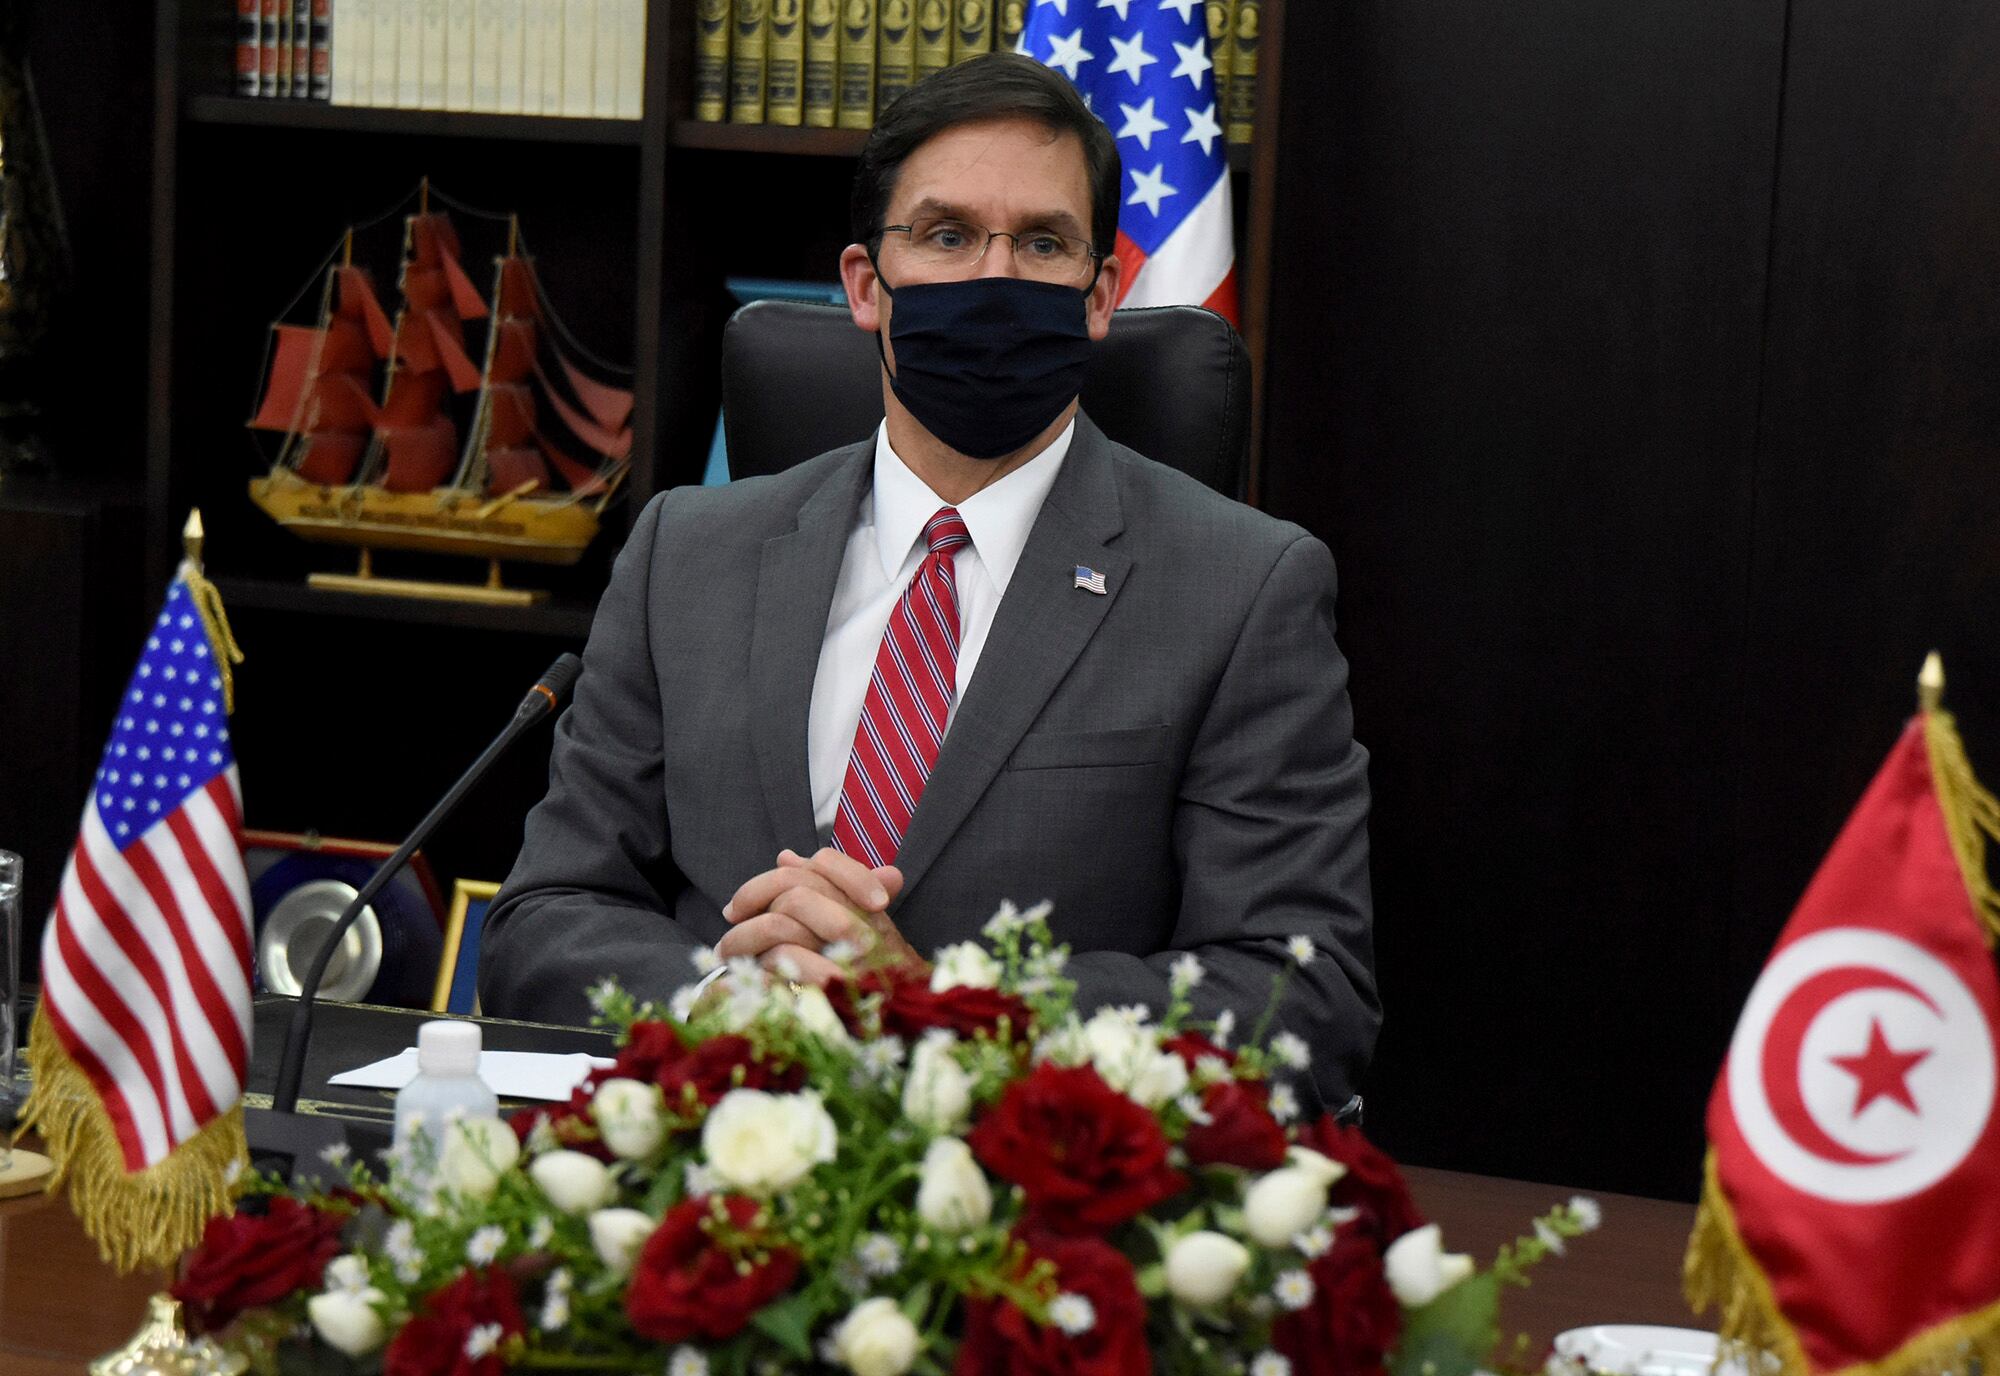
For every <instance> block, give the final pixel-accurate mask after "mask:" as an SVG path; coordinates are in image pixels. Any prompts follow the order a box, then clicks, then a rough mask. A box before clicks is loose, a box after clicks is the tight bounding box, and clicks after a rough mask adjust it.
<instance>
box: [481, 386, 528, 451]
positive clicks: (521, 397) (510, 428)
mask: <svg viewBox="0 0 2000 1376" xmlns="http://www.w3.org/2000/svg"><path fill="white" fill-rule="evenodd" d="M534 433H535V398H534V396H533V395H532V394H531V393H530V392H529V391H528V389H527V388H526V387H524V386H522V385H521V384H519V383H496V384H494V385H493V386H490V387H488V388H487V389H486V449H487V452H488V453H491V452H492V451H493V450H495V449H509V448H512V447H513V446H515V445H520V444H526V443H527V442H528V439H529V437H530V436H531V435H533V434H534Z"/></svg>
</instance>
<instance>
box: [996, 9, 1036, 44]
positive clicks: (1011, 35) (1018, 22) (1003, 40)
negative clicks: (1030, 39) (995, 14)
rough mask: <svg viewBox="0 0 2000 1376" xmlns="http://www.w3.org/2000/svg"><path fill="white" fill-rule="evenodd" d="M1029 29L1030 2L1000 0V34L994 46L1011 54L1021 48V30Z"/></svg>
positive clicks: (997, 35)
mask: <svg viewBox="0 0 2000 1376" xmlns="http://www.w3.org/2000/svg"><path fill="white" fill-rule="evenodd" d="M1027 27H1028V0H1000V32H999V33H998V34H996V35H995V36H994V43H993V46H994V47H996V48H998V49H1000V51H1002V52H1006V53H1011V52H1013V51H1014V50H1015V49H1016V48H1018V47H1020V46H1021V30H1022V29H1025V28H1027Z"/></svg>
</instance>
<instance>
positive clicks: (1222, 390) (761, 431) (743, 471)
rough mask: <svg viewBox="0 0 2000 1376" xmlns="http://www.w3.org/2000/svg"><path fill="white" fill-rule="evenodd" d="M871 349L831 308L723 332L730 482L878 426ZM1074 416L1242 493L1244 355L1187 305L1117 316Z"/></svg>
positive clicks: (753, 309) (757, 319)
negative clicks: (1080, 412) (1079, 413)
mask: <svg viewBox="0 0 2000 1376" xmlns="http://www.w3.org/2000/svg"><path fill="white" fill-rule="evenodd" d="M880 368H881V362H880V358H879V356H878V354H877V353H876V348H875V341H874V339H872V338H871V337H870V336H868V335H866V334H863V333H862V332H861V331H860V330H857V329H855V328H854V321H853V319H852V318H851V317H850V316H849V315H848V313H847V311H846V309H845V308H844V307H840V306H814V305H802V304H800V303H798V302H793V301H758V302H755V303H753V304H751V305H748V306H745V307H744V308H743V309H742V310H740V311H738V312H736V314H735V315H734V316H733V317H732V318H731V319H730V321H729V324H728V325H727V327H725V328H724V330H723V333H722V414H723V426H724V429H725V431H726V434H727V438H728V442H729V474H730V476H731V477H733V478H745V477H750V476H753V475H755V474H760V473H777V472H780V471H782V470H784V469H786V468H789V467H791V466H792V465H793V464H795V463H801V462H803V461H805V460H806V459H809V458H811V457H812V456H813V455H815V454H821V453H824V452H825V451H827V450H829V449H832V448H835V447H836V446H839V445H842V444H848V443H851V442H853V441H855V440H859V439H863V438H865V437H867V436H868V435H869V434H870V433H871V432H872V431H873V430H874V429H875V427H876V426H877V425H879V424H881V422H882V388H881V383H880V380H879V379H880V375H881V374H880ZM1083 409H1084V410H1085V411H1087V412H1088V413H1089V414H1090V418H1091V419H1092V420H1093V421H1095V422H1096V423H1097V425H1098V428H1100V429H1101V430H1103V431H1104V433H1105V434H1106V435H1108V436H1110V437H1111V438H1112V439H1114V440H1117V441H1118V442H1119V443H1120V444H1125V445H1129V446H1131V447H1132V448H1133V449H1136V450H1138V451H1139V452H1140V453H1141V454H1144V455H1145V456H1146V457H1148V458H1150V459H1155V460H1157V461H1159V462H1160V463H1164V464H1168V465H1170V466H1172V467H1174V468H1178V469H1180V470H1181V471H1182V472H1183V473H1187V474H1189V475H1191V476H1193V477H1196V478H1199V479H1200V480H1201V481H1202V482H1204V483H1207V484H1208V485H1209V486H1210V487H1212V488H1214V489H1215V490H1216V491H1217V492H1220V493H1222V494H1224V495H1225V496H1229V497H1241V496H1242V495H1243V469H1244V458H1245V455H1246V453H1247V452H1248V450H1249V447H1250V355H1249V352H1248V350H1246V349H1245V348H1244V347H1243V340H1242V337H1241V336H1240V335H1238V334H1237V333H1236V331H1235V330H1233V329H1231V328H1230V326H1229V322H1228V321H1226V320H1224V319H1223V318H1222V317H1221V316H1219V315H1217V314H1215V313H1214V312H1213V311H1206V310H1203V309H1201V308H1200V307H1198V306H1152V307H1146V308H1143V309H1139V310H1129V311H1119V312H1117V313H1116V314H1115V315H1113V316H1112V318H1111V333H1110V335H1109V336H1108V337H1106V339H1105V340H1104V342H1103V343H1101V344H1099V345H1097V346H1096V348H1094V349H1093V350H1092V351H1091V360H1090V372H1089V373H1088V375H1087V376H1086V377H1085V379H1084V384H1083Z"/></svg>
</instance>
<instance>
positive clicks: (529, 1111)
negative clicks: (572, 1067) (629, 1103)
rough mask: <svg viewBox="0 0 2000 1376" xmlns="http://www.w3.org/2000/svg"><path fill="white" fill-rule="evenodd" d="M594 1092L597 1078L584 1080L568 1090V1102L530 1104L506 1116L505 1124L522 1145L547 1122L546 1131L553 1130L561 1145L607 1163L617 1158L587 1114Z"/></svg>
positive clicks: (594, 1121)
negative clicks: (530, 1105) (528, 1106)
mask: <svg viewBox="0 0 2000 1376" xmlns="http://www.w3.org/2000/svg"><path fill="white" fill-rule="evenodd" d="M596 1093H597V1082H596V1081H595V1080H594V1079H591V1080H585V1081H584V1082H583V1083H582V1084H580V1085H578V1086H577V1087H576V1089H575V1090H573V1091H572V1092H571V1093H570V1096H569V1102H568V1103H566V1104H536V1105H534V1106H533V1107H532V1108H524V1109H522V1110H521V1111H520V1112H518V1113H516V1114H514V1115H513V1116H512V1117H510V1118H509V1119H508V1120H507V1126H508V1127H510V1128H512V1129H514V1136H515V1137H517V1138H519V1139H520V1142H521V1145H522V1146H524V1147H525V1146H527V1145H528V1138H529V1137H530V1136H531V1135H532V1134H533V1133H534V1131H535V1129H536V1128H537V1127H539V1126H540V1125H541V1124H543V1123H547V1124H548V1125H549V1131H550V1132H552V1133H554V1134H555V1139H556V1141H557V1143H558V1144H560V1145H561V1146H564V1147H567V1148H569V1150H571V1151H580V1152H582V1153H583V1154H584V1155H585V1156H594V1157H596V1158H597V1159H598V1160H600V1161H603V1162H606V1163H609V1162H611V1161H613V1160H615V1159H616V1158H615V1157H613V1156H612V1154H611V1149H610V1148H609V1147H607V1146H605V1145H604V1141H603V1138H602V1137H601V1136H600V1135H599V1134H598V1131H597V1120H596V1119H595V1118H593V1117H591V1114H590V1101H591V1098H592V1097H593V1096H594V1095H595V1094H596Z"/></svg>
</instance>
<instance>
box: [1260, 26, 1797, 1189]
mask: <svg viewBox="0 0 2000 1376" xmlns="http://www.w3.org/2000/svg"><path fill="white" fill-rule="evenodd" d="M1783 18H1784V11H1783V6H1782V3H1781V0H1760V3H1754V4H1742V3H1735V2H1734V0H1729V2H1725V0H1704V3H1698V4H1686V5H1672V6H1666V5H1660V6H1604V5H1597V4H1588V3H1575V2H1571V3H1558V4H1554V5H1545V6H1537V7H1532V8H1530V9H1521V8H1518V7H1507V6H1497V5H1490V4H1485V3H1480V2H1479V0H1417V3H1410V0H1368V2H1367V3H1356V4H1341V5H1329V6H1321V5H1294V6H1292V7H1290V9H1289V10H1288V14H1287V20H1288V32H1287V34H1286V59H1287V60H1286V81H1285V97H1284V102H1285V103H1284V111H1283V120H1282V124H1281V127H1282V128H1283V129H1284V131H1285V132H1284V139H1283V142H1282V146H1281V167H1280V180H1279V186H1278V198H1279V204H1278V206H1277V221H1276V224H1277V228H1276V234H1277V244H1276V248H1275V251H1274V259H1273V272H1274V275H1275V279H1276V281H1277V283H1278V284H1280V290H1279V291H1278V292H1277V293H1276V294H1275V297H1274V301H1273V305H1272V317H1271V341H1270V368H1269V376H1268V378H1267V380H1266V381H1267V392H1266V404H1267V416H1266V419H1267V424H1266V431H1265V433H1266V437H1267V439H1266V450H1265V468H1264V479H1265V485H1264V494H1263V495H1264V504H1265V505H1266V506H1267V507H1268V508H1269V509H1271V510H1272V511H1274V512H1276V513H1277V514H1279V515H1283V516H1288V517H1292V518H1295V519H1298V520H1300V521H1301V522H1303V523H1304V524H1305V525H1307V526H1308V527H1310V528H1311V529H1313V530H1314V531H1316V532H1317V533H1319V534H1320V535H1322V536H1324V537H1325V538H1326V539H1327V540H1328V541H1329V543H1330V544H1331V545H1332V546H1333V549H1334V553H1335V556H1336V558H1337V559H1338V561H1339V564H1340V568H1341V577H1342V592H1341V621H1342V624H1341V639H1342V642H1343V644H1344V646H1345V648H1346V650H1347V652H1348V655H1349V657H1350V659H1351V660H1352V662H1353V666H1354V678H1353V691H1354V701H1355V711H1356V719H1357V733H1358V734H1359V735H1360V737H1361V739H1362V740H1363V742H1364V743H1365V744H1366V745H1368V746H1369V747H1370V748H1371V750H1372V751H1373V755H1374V763H1373V768H1372V777H1373V781H1374V785H1375V789H1376V812H1375V818H1374V823H1373V828H1372V830H1373V839H1374V845H1375V866H1374V875H1375V884H1376V914H1377V917H1376V932H1377V941H1378V948H1379V965H1380V974H1381V984H1382V992H1383V999H1384V1003H1385V1006H1386V1008H1387V1009H1388V1022H1387V1025H1386V1028H1385V1031H1384V1036H1383V1041H1382V1048H1381V1054H1380V1057H1379V1059H1378V1062H1377V1067H1376V1073H1375V1075H1374V1076H1373V1083H1372V1091H1371V1096H1370V1102H1371V1109H1370V1120H1371V1124H1372V1125H1373V1126H1374V1127H1375V1128H1376V1129H1377V1130H1378V1131H1379V1132H1380V1133H1381V1134H1382V1135H1383V1136H1384V1137H1385V1138H1386V1139H1387V1140H1388V1141H1389V1142H1390V1143H1391V1144H1392V1145H1394V1146H1396V1147H1399V1148H1400V1149H1402V1150H1403V1151H1404V1152H1406V1153H1407V1154H1409V1155H1410V1156H1412V1157H1413V1158H1414V1159H1418V1160H1426V1161H1435V1162H1438V1163H1440V1164H1451V1165H1456V1166H1463V1167H1466V1168H1471V1169H1492V1170H1499V1171H1502V1172H1506V1173H1519V1174H1538V1175H1542V1176H1545V1177H1547V1176H1553V1177H1555V1178H1571V1179H1578V1180H1587V1181H1589V1182H1590V1183H1592V1184H1596V1185H1602V1186H1609V1187H1612V1188H1632V1189H1639V1190H1643V1191H1658V1192H1687V1191H1690V1190H1691V1189H1692V1186H1693V1183H1694V1178H1695V1170H1696V1167H1697V1164H1698V1162H1699V1153H1700V1142H1701V1127H1700V1124H1701V1105H1702V1100H1703V1097H1704V1096H1705V1094H1706V1090H1707V1086H1708V1083H1709V1082H1710V1079H1711V1078H1712V1076H1713V1074H1714V1070H1715V1065H1716V1060H1715V1057H1716V1054H1717V1052H1718V1049H1719V1043H1718V1041H1717V1034H1716V1032H1715V1029H1716V1028H1717V1027H1718V1026H1720V1027H1723V1028H1724V1029H1725V1030H1726V1024H1727V1020H1728V1011H1727V1010H1724V1009H1723V1008H1722V1007H1721V1002H1720V1000H1721V994H1720V982H1719V980H1718V979H1717V978H1716V976H1715V973H1714V959H1713V953H1714V951H1715V950H1716V948H1717V946H1718V944H1719V943H1720V941H1721V939H1722V934H1723V931H1724V926H1725V909H1726V902H1727V889H1728V878H1729V871H1728V859H1729V856H1730V854H1731V849H1730V838H1729V836H1728V832H1727V827H1726V818H1727V808H1726V806H1725V803H1726V800H1727V798H1728V797H1729V796H1730V792H1731V785H1732V780H1733V778H1734V766H1733V764H1732V762H1731V761H1730V759H1729V758H1728V757H1727V751H1726V750H1724V749H1722V748H1720V745H1719V742H1721V741H1722V740H1724V739H1726V738H1729V737H1730V736H1732V735H1733V733H1732V732H1730V731H1729V730H1728V729H1727V728H1728V725H1729V723H1731V722H1732V721H1733V720H1734V714H1735V711H1736V706H1735V697H1736V694H1737V693H1738V692H1739V691H1740V688H1741V684H1740V683H1739V682H1738V681H1737V675H1736V674H1735V673H1734V670H1735V669H1736V668H1737V666H1739V665H1740V662H1741V643H1742V615H1741V610H1740V607H1741V598H1742V587H1743V577H1744V569H1745V565H1746V552H1747V538H1748V535H1747V532H1748V522H1749V487H1748V465H1747V459H1748V455H1749V452H1750V445H1751V438H1752V434H1753V431H1754V417H1755V381H1756V375H1757V366H1756V365H1757V357H1758V335H1759V326H1760V321H1761V317H1762V308H1763V288H1764V276H1765V265H1766V255H1767V231H1768V220H1769V207H1770V177H1771V169H1772V165H1773V153H1774V143H1775V139H1776V122H1777V112H1778V99H1779V90H1780V79H1781V73H1780V68H1781V53H1782V35H1783Z"/></svg>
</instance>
